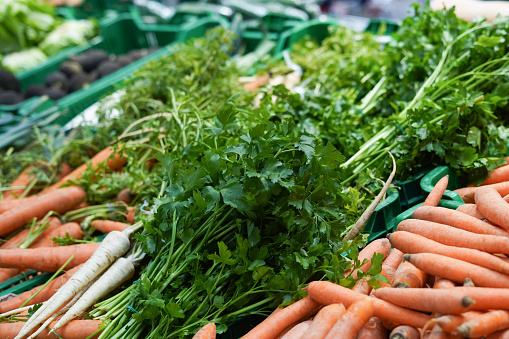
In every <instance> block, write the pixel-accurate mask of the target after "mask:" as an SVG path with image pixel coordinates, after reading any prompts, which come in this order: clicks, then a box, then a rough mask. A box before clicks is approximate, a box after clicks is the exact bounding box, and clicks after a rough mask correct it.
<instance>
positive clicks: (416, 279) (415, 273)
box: [391, 261, 427, 288]
mask: <svg viewBox="0 0 509 339" xmlns="http://www.w3.org/2000/svg"><path fill="white" fill-rule="evenodd" d="M426 278H427V275H426V273H425V272H423V271H421V270H420V269H418V268H417V267H415V266H414V265H412V264H411V263H409V262H408V261H404V262H402V263H401V265H399V267H398V269H397V270H396V273H395V274H394V279H393V281H392V284H391V286H392V287H396V288H417V287H423V286H424V283H425V282H426Z"/></svg>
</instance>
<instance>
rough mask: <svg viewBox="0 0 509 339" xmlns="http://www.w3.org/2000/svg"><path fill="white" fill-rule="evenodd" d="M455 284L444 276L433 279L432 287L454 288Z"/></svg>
mask: <svg viewBox="0 0 509 339" xmlns="http://www.w3.org/2000/svg"><path fill="white" fill-rule="evenodd" d="M455 287H456V285H454V283H453V282H452V281H450V280H447V279H444V278H437V279H436V280H435V284H433V288H437V289H440V288H455Z"/></svg>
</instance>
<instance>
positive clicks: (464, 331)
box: [456, 324, 470, 338]
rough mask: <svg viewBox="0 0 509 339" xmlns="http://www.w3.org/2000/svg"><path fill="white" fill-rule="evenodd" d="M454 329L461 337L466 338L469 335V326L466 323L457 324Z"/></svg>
mask: <svg viewBox="0 0 509 339" xmlns="http://www.w3.org/2000/svg"><path fill="white" fill-rule="evenodd" d="M456 331H457V332H458V333H459V334H461V336H462V337H463V338H468V337H469V336H470V327H469V326H468V325H466V324H462V325H460V326H458V328H457V329H456Z"/></svg>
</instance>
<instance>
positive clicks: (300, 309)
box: [243, 296, 321, 339]
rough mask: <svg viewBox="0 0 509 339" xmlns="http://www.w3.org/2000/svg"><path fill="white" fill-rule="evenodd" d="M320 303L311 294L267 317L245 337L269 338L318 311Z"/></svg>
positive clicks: (245, 338)
mask: <svg viewBox="0 0 509 339" xmlns="http://www.w3.org/2000/svg"><path fill="white" fill-rule="evenodd" d="M320 306H321V305H320V304H319V303H318V302H316V301H315V300H313V299H311V298H310V297H309V296H308V297H304V298H302V299H301V300H299V301H297V302H295V303H293V304H292V305H290V306H288V307H286V308H284V309H283V310H282V311H281V312H278V313H276V314H274V315H273V316H271V317H268V318H266V319H265V320H264V321H262V322H261V323H260V324H258V325H257V326H256V327H255V328H253V329H252V330H251V331H249V332H248V333H247V334H246V335H245V336H244V337H243V339H251V338H252V339H255V338H256V339H265V338H266V339H269V338H274V337H275V336H277V335H278V334H279V333H280V332H281V331H283V329H284V328H285V327H287V326H288V325H290V324H292V323H295V322H297V321H299V320H302V319H305V318H306V317H308V316H310V315H312V314H314V313H316V312H317V311H318V309H319V308H320Z"/></svg>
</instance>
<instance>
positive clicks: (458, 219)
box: [412, 191, 509, 237]
mask: <svg viewBox="0 0 509 339" xmlns="http://www.w3.org/2000/svg"><path fill="white" fill-rule="evenodd" d="M494 192H496V191H494ZM497 194H498V193H497ZM505 204H506V205H507V206H508V209H509V204H507V203H505ZM412 217H414V218H415V219H420V220H427V221H433V222H436V223H440V224H443V225H449V226H453V227H456V228H459V229H462V230H465V231H468V232H472V233H477V234H490V235H500V236H503V237H509V232H507V231H505V230H503V229H500V228H499V227H496V226H493V225H490V224H488V223H485V222H484V221H482V220H479V219H477V218H475V217H471V216H469V215H466V214H465V213H461V212H459V211H456V210H451V209H449V208H445V207H429V206H422V207H419V208H418V209H416V210H415V211H414V213H413V214H412Z"/></svg>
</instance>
